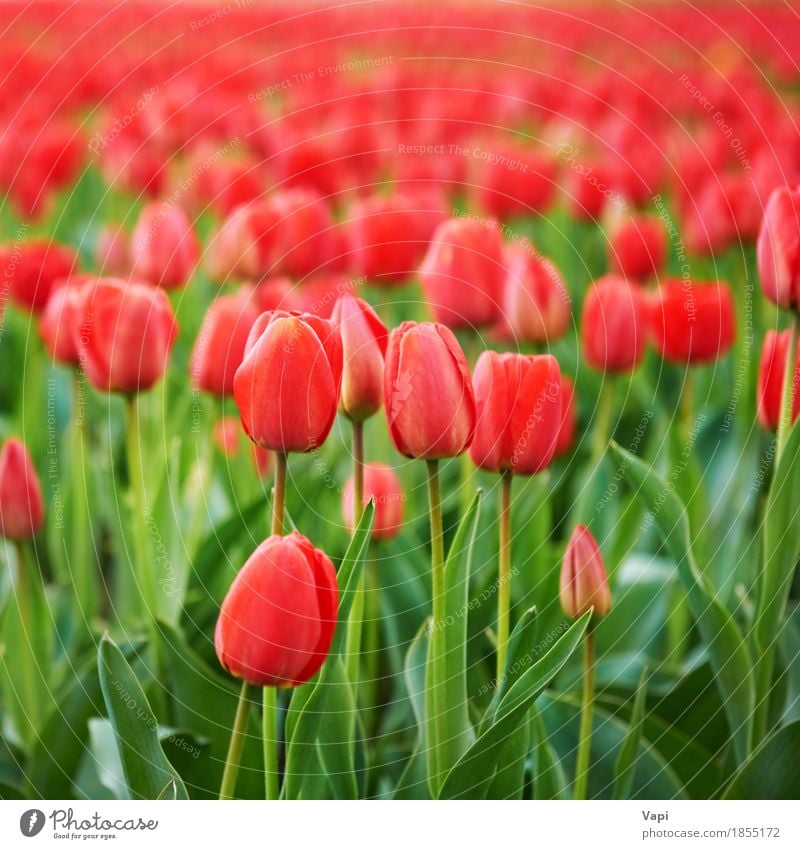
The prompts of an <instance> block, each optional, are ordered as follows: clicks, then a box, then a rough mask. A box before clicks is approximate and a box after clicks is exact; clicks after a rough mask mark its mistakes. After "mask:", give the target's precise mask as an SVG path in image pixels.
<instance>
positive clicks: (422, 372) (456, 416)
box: [384, 321, 475, 460]
mask: <svg viewBox="0 0 800 849" xmlns="http://www.w3.org/2000/svg"><path fill="white" fill-rule="evenodd" d="M384 398H385V402H386V417H387V420H388V423H389V433H390V434H391V437H392V441H393V442H394V444H395V446H396V448H397V450H398V451H399V452H400V453H401V454H404V455H405V456H406V457H414V458H417V459H424V460H437V459H441V458H443V457H455V456H457V455H459V454H462V453H463V452H464V451H465V450H466V449H467V448H468V447H469V444H470V442H471V441H472V435H473V432H474V430H475V396H474V394H473V391H472V380H471V379H470V374H469V368H468V366H467V361H466V358H465V357H464V352H463V351H462V350H461V348H460V346H459V344H458V342H457V341H456V338H455V336H454V335H453V334H452V332H451V331H450V330H448V328H446V327H444V326H443V325H441V324H429V323H423V324H417V323H416V322H413V321H406V322H404V323H403V324H401V325H400V326H399V327H397V328H395V329H394V330H393V331H392V333H391V335H390V336H389V346H388V348H387V351H386V368H385V372H384Z"/></svg>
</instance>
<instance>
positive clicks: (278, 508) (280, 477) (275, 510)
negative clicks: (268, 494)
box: [272, 451, 286, 536]
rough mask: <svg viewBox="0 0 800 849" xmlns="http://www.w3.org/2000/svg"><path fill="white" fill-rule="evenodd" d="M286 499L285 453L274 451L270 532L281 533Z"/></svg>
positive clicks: (278, 534)
mask: <svg viewBox="0 0 800 849" xmlns="http://www.w3.org/2000/svg"><path fill="white" fill-rule="evenodd" d="M285 501H286V454H285V453H284V452H282V451H276V452H275V485H274V487H273V492H272V534H273V535H277V536H280V535H281V534H282V533H283V513H284V505H285Z"/></svg>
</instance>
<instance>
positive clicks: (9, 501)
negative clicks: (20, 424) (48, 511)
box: [0, 438, 44, 540]
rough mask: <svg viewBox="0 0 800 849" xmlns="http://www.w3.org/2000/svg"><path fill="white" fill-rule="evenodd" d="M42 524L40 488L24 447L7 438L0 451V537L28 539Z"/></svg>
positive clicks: (18, 441)
mask: <svg viewBox="0 0 800 849" xmlns="http://www.w3.org/2000/svg"><path fill="white" fill-rule="evenodd" d="M43 525H44V501H43V500H42V489H41V486H40V485H39V476H38V475H37V474H36V469H35V467H34V465H33V461H32V460H31V457H30V455H29V454H28V449H27V448H26V447H25V445H24V443H23V442H22V441H21V440H19V439H13V438H12V439H7V440H6V442H5V444H4V445H3V448H2V450H0V536H3V537H5V538H6V539H14V540H22V539H28V538H29V537H32V536H34V534H37V533H38V532H39V531H40V530H41V528H42V526H43Z"/></svg>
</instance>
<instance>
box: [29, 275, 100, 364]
mask: <svg viewBox="0 0 800 849" xmlns="http://www.w3.org/2000/svg"><path fill="white" fill-rule="evenodd" d="M89 279H90V278H89V277H88V276H87V275H84V274H77V275H73V276H72V277H71V278H70V279H69V280H64V281H62V283H61V285H58V286H57V288H56V289H55V290H54V291H53V294H52V295H50V299H49V300H48V301H47V306H46V307H45V308H44V310H43V311H42V314H41V316H40V318H39V335H40V336H41V338H42V342H43V343H44V346H45V348H46V349H47V352H48V353H49V354H50V356H51V357H52V358H53V362H56V363H61V364H62V365H65V366H77V365H79V364H80V352H79V351H78V345H77V342H76V339H75V334H74V332H73V329H74V327H75V325H76V323H77V321H78V320H79V319H78V316H79V313H80V309H81V291H82V286H83V284H84V283H87V282H88V281H89Z"/></svg>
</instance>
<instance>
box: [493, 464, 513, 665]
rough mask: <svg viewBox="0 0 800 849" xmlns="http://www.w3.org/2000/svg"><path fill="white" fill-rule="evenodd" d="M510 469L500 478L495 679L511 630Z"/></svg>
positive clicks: (505, 651) (502, 660) (503, 658)
mask: <svg viewBox="0 0 800 849" xmlns="http://www.w3.org/2000/svg"><path fill="white" fill-rule="evenodd" d="M512 480H513V475H512V474H511V472H510V471H508V470H506V471H504V472H503V474H502V476H501V480H500V550H499V555H498V564H499V565H498V570H497V680H498V681H500V680H502V678H503V675H504V674H505V669H506V653H507V650H508V635H509V633H510V631H511V482H512Z"/></svg>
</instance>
